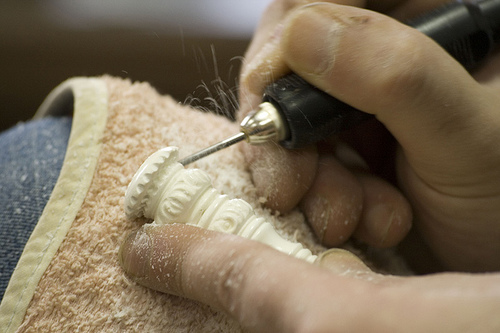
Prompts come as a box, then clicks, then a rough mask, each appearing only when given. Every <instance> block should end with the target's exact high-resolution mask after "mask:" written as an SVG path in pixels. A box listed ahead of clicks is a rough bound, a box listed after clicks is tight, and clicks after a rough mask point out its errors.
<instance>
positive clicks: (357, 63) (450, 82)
mask: <svg viewBox="0 0 500 333" xmlns="http://www.w3.org/2000/svg"><path fill="white" fill-rule="evenodd" d="M308 2H310V1H302V2H300V3H297V2H294V1H275V2H273V4H271V6H270V7H269V9H268V11H267V13H266V14H265V16H264V18H263V23H262V24H261V26H260V28H259V30H258V32H257V34H256V37H255V39H254V41H253V43H252V46H251V47H250V49H249V51H248V54H247V63H246V64H245V67H244V69H243V74H242V79H241V111H242V114H244V113H245V112H248V110H250V109H253V108H255V106H256V104H258V103H259V102H260V98H261V95H262V91H263V89H264V87H265V86H266V85H267V84H268V83H270V82H271V81H273V80H275V79H276V78H279V77H280V76H282V75H284V74H286V73H287V72H288V71H290V70H292V71H294V72H295V73H297V74H299V75H300V76H301V77H303V78H304V79H306V80H307V81H309V82H310V83H311V84H313V85H315V86H317V87H318V88H320V89H322V90H324V91H326V92H328V93H330V94H331V95H333V96H335V97H337V98H339V99H341V100H343V101H344V102H346V103H348V104H350V105H352V106H354V107H356V108H358V109H360V110H363V111H365V112H368V113H372V114H374V115H375V116H376V118H377V119H378V121H379V122H380V123H382V124H383V125H384V127H385V128H387V129H388V130H389V131H390V133H391V135H392V136H394V137H395V139H396V140H397V148H396V149H395V150H394V151H392V150H391V149H390V148H388V147H387V142H388V141H387V140H388V136H387V133H384V132H383V131H380V128H376V127H377V126H379V124H376V123H372V124H366V125H364V126H361V127H359V128H357V129H355V130H353V131H352V133H349V134H347V135H346V137H347V140H348V142H349V143H350V144H351V146H352V147H355V148H356V150H354V149H351V148H346V147H347V146H346V145H345V144H344V143H339V141H338V138H332V140H330V141H329V142H326V143H322V144H321V145H319V146H318V147H310V148H308V149H306V150H303V151H292V152H290V151H285V150H284V149H282V148H280V147H278V146H276V145H272V144H269V145H267V146H264V147H255V146H249V145H243V146H242V148H243V149H244V151H245V155H246V157H247V161H248V162H249V164H250V169H251V172H252V175H253V180H254V183H255V184H256V186H257V187H258V188H259V189H260V193H261V195H262V196H263V197H265V198H266V200H267V202H266V204H267V205H268V206H269V207H271V208H273V209H276V210H279V211H281V212H286V211H287V210H289V209H291V208H293V207H295V206H296V205H297V204H299V205H300V207H301V208H302V210H303V211H304V213H305V214H306V216H307V217H308V220H309V222H310V224H311V226H312V228H313V229H314V230H315V232H316V234H317V235H318V237H319V238H320V240H321V241H322V242H323V243H324V244H325V245H327V246H334V245H338V244H340V243H342V242H344V241H345V240H346V239H347V238H348V237H350V236H352V235H354V236H355V237H357V238H359V239H361V240H363V241H365V242H366V243H368V244H370V245H374V246H392V245H395V244H397V243H398V242H399V241H400V240H401V239H402V238H403V237H404V236H405V235H406V233H407V232H408V230H409V227H410V225H411V222H412V212H411V209H410V205H409V203H411V207H412V208H413V215H414V222H415V224H416V225H417V227H418V231H419V232H420V234H421V235H422V237H423V238H424V239H425V241H426V242H427V244H428V245H429V246H430V248H431V249H432V251H433V252H434V254H435V255H436V256H437V257H438V258H439V259H440V261H441V262H442V263H443V264H444V265H445V267H447V268H449V269H455V270H469V271H482V270H498V269H500V242H499V241H498V240H499V239H500V222H499V218H498V216H500V167H499V166H500V145H499V144H498V142H500V113H499V112H498V105H500V93H499V92H500V80H499V79H498V78H499V74H500V56H499V55H498V54H497V55H496V56H493V57H491V58H490V60H489V61H488V62H487V63H486V64H485V65H484V66H483V67H482V68H481V69H480V70H479V71H478V72H477V73H476V74H475V77H472V76H471V75H470V74H469V73H468V72H466V71H465V70H464V69H463V68H462V67H461V66H460V65H459V64H458V63H457V62H456V61H455V60H454V59H452V58H451V56H449V55H448V54H447V53H446V52H445V51H444V50H442V49H441V48H440V47H439V46H438V45H436V44H435V43H434V42H433V41H431V40H430V39H429V38H427V37H425V36H424V35H422V34H421V33H419V32H417V31H415V30H414V29H411V28H409V27H407V26H405V25H403V24H401V23H399V22H397V21H395V20H392V19H390V18H388V17H386V16H383V15H380V14H378V13H375V12H371V11H366V10H363V9H360V8H355V7H350V6H339V5H336V4H333V3H321V4H314V5H310V6H305V7H299V5H303V4H305V3H308ZM334 2H337V3H338V2H339V1H334ZM443 2H446V1H378V2H370V1H368V5H369V6H372V8H375V6H378V8H375V9H380V10H386V11H387V12H388V13H391V14H393V15H395V16H396V17H397V18H402V19H405V18H408V17H411V16H414V15H416V14H419V13H421V12H423V11H427V10H429V9H430V8H432V7H435V6H437V5H438V4H441V3H443ZM344 3H346V4H349V5H353V6H355V5H358V6H360V5H364V4H365V2H364V1H348V0H346V1H344ZM375 130H376V131H375ZM375 132H376V133H375ZM374 133H375V134H376V136H374ZM380 133H383V135H380ZM352 139H354V140H355V141H352ZM389 140H390V137H389ZM391 168H393V170H392V172H391ZM368 169H370V171H371V172H369V171H368ZM381 175H383V176H384V177H381ZM391 178H393V179H397V181H398V183H399V186H400V188H401V189H402V193H404V196H403V195H402V193H401V192H400V191H399V190H398V189H396V187H394V186H393V185H391V183H390V182H388V181H386V180H385V179H391Z"/></svg>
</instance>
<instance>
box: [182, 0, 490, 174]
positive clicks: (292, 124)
mask: <svg viewBox="0 0 500 333" xmlns="http://www.w3.org/2000/svg"><path fill="white" fill-rule="evenodd" d="M407 24H408V25H409V26H411V27H413V28H415V29H417V30H419V31H420V32H422V33H424V34H426V35H427V36H429V37H430V38H432V39H434V40H435V41H436V42H437V43H438V44H439V45H441V46H442V47H443V48H444V49H445V50H446V51H447V52H448V53H449V54H450V55H452V56H453V57H454V58H455V59H456V60H457V61H459V62H460V63H461V64H462V65H463V66H464V67H465V68H466V69H468V70H470V69H473V68H474V67H475V66H476V65H477V64H478V63H479V62H480V61H481V60H483V59H484V58H486V56H487V55H489V54H490V52H491V51H492V50H493V48H494V46H495V44H497V43H499V42H500V0H475V1H474V0H469V1H467V0H461V1H460V0H458V1H455V2H451V3H449V4H447V5H445V6H443V7H440V8H438V9H436V10H433V11H431V12H429V13H427V14H425V15H423V16H421V17H419V18H417V19H415V20H412V21H410V22H408V23H407ZM372 117H373V116H372V115H370V114H367V113H364V112H362V111H360V110H357V109H355V108H353V107H352V106H350V105H348V104H345V103H343V102H342V101H340V100H338V99H336V98H334V97H332V96H330V95H328V94H327V93H325V92H323V91H321V90H319V89H318V88H316V87H314V86H312V85H311V84H309V83H307V82H306V81H305V80H304V79H302V78H301V77H299V76H298V75H297V74H294V73H292V74H289V75H286V76H284V77H283V78H281V79H279V80H277V81H276V82H274V83H272V84H270V85H269V86H267V87H266V89H265V93H264V96H263V101H262V103H261V104H260V105H259V107H258V108H257V109H256V110H255V111H253V112H250V113H249V114H248V115H247V116H246V117H245V119H243V121H242V122H241V124H240V133H238V134H236V135H234V136H232V137H230V138H228V139H226V140H224V141H221V142H219V143H217V144H215V145H213V146H211V147H208V148H206V149H203V150H201V151H199V152H197V153H195V154H193V155H191V156H188V157H186V158H184V159H182V160H180V161H179V162H180V163H181V164H183V165H187V164H189V163H192V162H194V161H197V160H198V159H200V158H203V157H205V156H207V155H210V154H212V153H214V152H217V151H219V150H221V149H223V148H226V147H229V146H231V145H233V144H235V143H238V142H240V141H243V140H246V141H247V142H248V143H250V144H262V143H265V142H268V141H270V140H274V141H277V142H279V143H280V144H281V145H282V146H283V147H285V148H289V149H294V148H300V147H304V146H306V145H308V144H311V143H315V142H318V141H320V140H322V139H325V138H326V137H328V136H330V135H332V134H335V133H339V132H342V131H344V130H346V129H349V128H351V127H353V126H355V125H357V124H359V123H361V122H363V121H365V120H367V119H369V118H372Z"/></svg>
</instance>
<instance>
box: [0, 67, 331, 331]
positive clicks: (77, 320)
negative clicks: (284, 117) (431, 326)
mask: <svg viewBox="0 0 500 333" xmlns="http://www.w3.org/2000/svg"><path fill="white" fill-rule="evenodd" d="M68 96H72V97H73V98H68ZM69 102H73V105H66V104H67V103H69ZM64 108H69V109H73V124H72V130H71V136H70V141H69V145H68V149H67V152H66V157H65V161H64V164H63V168H62V170H61V174H60V177H59V179H58V182H57V184H56V186H55V188H54V190H53V193H52V196H51V198H50V200H49V202H48V204H47V206H46V207H45V210H44V212H43V214H42V216H41V218H40V220H39V222H38V224H37V226H36V228H35V230H34V231H33V234H32V236H31V238H30V240H29V241H28V243H27V245H26V247H25V250H24V252H23V255H22V257H21V259H20V261H19V263H18V266H17V267H16V270H15V272H14V274H13V276H12V279H11V282H10V284H9V286H8V288H7V290H6V293H5V296H4V299H3V301H2V304H1V305H0V328H1V331H3V332H79V331H98V332H239V331H240V330H241V329H240V327H239V326H238V324H237V323H236V322H235V321H234V320H233V319H231V318H229V317H228V316H227V315H225V314H224V313H220V312H217V311H215V310H213V309H211V308H209V307H208V306H205V305H202V304H199V303H196V302H193V301H190V300H187V299H183V298H180V297H177V296H172V295H166V294H162V293H159V292H156V291H152V290H149V289H147V288H144V287H142V286H140V285H138V284H136V283H134V282H132V281H130V280H129V279H128V278H127V277H126V276H125V274H124V272H123V270H122V269H121V267H120V265H119V263H118V250H119V247H120V244H121V243H122V241H123V240H124V238H125V237H126V236H127V235H128V233H129V232H131V231H132V230H135V229H137V228H139V226H140V223H144V222H147V221H130V220H128V219H127V218H126V217H125V213H124V209H123V201H124V193H125V191H126V188H127V186H128V184H129V182H130V180H131V179H132V176H133V175H134V173H135V172H136V170H137V169H138V167H139V166H140V165H141V163H142V162H143V161H144V160H145V159H146V158H147V157H148V156H149V155H150V154H152V153H153V152H155V151H156V150H158V149H160V148H162V147H165V146H178V147H179V148H180V152H179V153H180V156H186V155H188V154H190V153H193V152H195V151H197V150H199V149H201V148H204V147H206V146H207V145H208V144H210V143H212V142H217V141H219V140H222V139H224V138H226V137H227V136H229V135H232V134H234V133H236V132H237V131H238V125H237V124H235V123H232V122H230V121H228V120H227V119H225V118H223V117H219V116H216V115H213V114H208V113H202V112H199V111H197V110H194V109H192V108H189V107H186V106H181V105H180V104H178V103H177V102H176V101H174V100H173V99H171V98H170V97H168V96H160V95H159V94H158V93H157V92H156V91H155V90H154V89H153V88H152V87H150V86H149V85H148V84H145V83H131V82H130V81H127V80H121V79H117V78H111V77H103V78H75V79H70V80H68V81H66V82H65V83H63V84H62V85H61V86H59V87H58V88H56V89H55V90H54V91H53V92H52V93H51V94H50V95H49V96H48V97H47V99H46V101H45V102H44V103H43V104H42V106H41V108H40V110H39V112H38V114H37V116H43V115H44V114H50V113H54V112H56V113H57V112H58V110H60V109H64ZM207 138H209V139H207ZM208 141H210V142H208ZM193 166H194V167H198V168H201V169H203V170H205V171H206V172H208V173H209V174H210V176H211V177H212V181H213V185H214V187H215V188H217V189H218V190H219V191H221V192H222V193H226V194H228V195H230V196H232V197H239V198H242V199H244V200H246V201H248V202H249V203H250V204H251V205H252V206H254V208H255V210H256V212H257V213H258V214H260V215H262V216H264V217H265V218H266V219H267V220H269V221H270V222H272V223H273V224H274V225H275V226H276V228H277V230H278V231H279V232H280V233H281V234H282V235H283V236H284V237H287V238H289V239H293V240H297V241H300V242H302V243H303V244H304V245H305V247H307V248H309V249H311V250H312V251H313V252H314V253H318V252H320V251H321V250H322V247H321V246H319V245H318V244H317V243H316V242H315V239H314V237H313V235H312V233H311V232H310V230H309V228H308V227H307V224H306V223H305V219H304V216H303V215H302V213H300V211H298V210H294V211H292V212H291V213H288V214H286V215H279V214H276V213H274V214H273V213H272V212H271V211H269V210H266V209H264V208H262V207H261V205H260V201H259V198H258V196H257V194H256V191H255V188H254V186H253V184H252V180H251V176H250V174H249V172H248V170H247V168H246V165H245V162H244V158H243V155H242V154H241V153H240V151H239V149H238V147H231V148H228V149H226V150H224V151H221V152H219V153H218V154H217V156H215V157H214V156H210V157H207V158H205V159H202V160H200V161H198V162H196V163H195V164H194V165H193ZM190 167H191V166H190Z"/></svg>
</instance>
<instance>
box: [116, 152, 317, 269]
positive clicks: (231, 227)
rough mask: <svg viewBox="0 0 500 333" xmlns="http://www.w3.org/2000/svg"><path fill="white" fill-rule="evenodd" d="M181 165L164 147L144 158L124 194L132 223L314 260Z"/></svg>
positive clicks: (241, 204) (237, 201) (201, 173)
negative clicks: (192, 228) (224, 237)
mask: <svg viewBox="0 0 500 333" xmlns="http://www.w3.org/2000/svg"><path fill="white" fill-rule="evenodd" d="M177 160H178V149H177V148H176V147H167V148H163V149H161V150H159V151H157V152H156V153H154V154H153V155H151V156H150V157H148V158H147V159H146V161H145V162H144V163H143V164H142V166H141V167H140V168H139V170H138V171H137V172H136V174H135V175H134V178H133V179H132V181H131V182H130V185H129V187H128V189H127V193H126V195H125V212H126V214H127V216H128V217H129V218H131V219H134V218H138V217H142V216H144V217H146V218H149V219H153V220H154V221H155V222H156V223H157V224H172V223H186V224H191V225H196V226H198V227H201V228H205V229H208V230H215V231H219V232H225V233H230V234H234V235H239V236H242V237H245V238H248V239H252V240H256V241H259V242H262V243H264V244H267V245H270V246H272V247H273V248H275V249H277V250H279V251H282V252H284V253H287V254H289V255H292V256H295V257H297V258H301V259H304V260H306V261H309V262H314V260H316V256H315V255H313V254H312V253H311V251H310V250H308V249H305V248H304V247H303V246H302V244H300V243H296V242H291V241H288V240H286V239H284V238H283V237H281V236H280V235H279V234H278V233H277V232H276V230H275V229H274V227H273V226H272V225H271V223H269V222H267V221H265V219H264V218H262V217H258V216H256V214H255V211H254V210H253V209H252V207H251V206H250V204H248V203H247V202H246V201H244V200H242V199H229V197H228V196H227V195H222V194H220V193H219V192H218V191H217V190H216V189H214V188H213V187H212V184H211V179H210V177H209V176H208V175H207V174H206V173H205V172H204V171H202V170H199V169H185V168H184V167H183V166H182V165H181V164H180V163H178V162H177Z"/></svg>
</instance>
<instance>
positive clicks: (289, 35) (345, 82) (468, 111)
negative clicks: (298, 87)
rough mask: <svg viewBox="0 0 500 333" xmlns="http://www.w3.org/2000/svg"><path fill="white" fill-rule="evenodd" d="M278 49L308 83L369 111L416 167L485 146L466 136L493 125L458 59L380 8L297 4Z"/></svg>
mask: <svg viewBox="0 0 500 333" xmlns="http://www.w3.org/2000/svg"><path fill="white" fill-rule="evenodd" d="M281 51H282V55H283V58H284V61H285V62H286V63H287V65H288V66H289V67H290V68H291V69H292V70H293V71H294V72H296V73H297V74H298V75H300V76H302V77H303V78H304V79H306V80H307V81H309V82H310V83H311V84H313V85H315V86H317V87H318V88H320V89H322V90H324V91H326V92H327V93H329V94H331V95H333V96H335V97H337V98H339V99H341V100H342V101H344V102H346V103H347V104H350V105H352V106H354V107H356V108H358V109H360V110H362V111H365V112H368V113H373V114H375V115H376V117H377V118H378V119H379V120H380V121H381V122H382V123H384V125H385V126H386V127H387V128H388V129H389V130H390V131H391V132H392V134H393V135H394V136H395V137H396V138H397V140H398V141H399V143H400V144H401V145H402V146H403V148H404V151H405V153H406V154H407V157H408V159H409V160H410V162H411V164H413V165H414V166H416V169H418V168H419V165H418V163H420V164H421V165H420V167H422V166H424V165H426V164H427V163H428V161H432V163H434V162H436V161H438V160H440V161H442V162H440V163H444V164H446V165H447V166H449V165H450V163H460V162H461V161H462V160H463V157H464V156H465V154H467V156H469V159H468V160H470V158H471V157H470V156H471V154H472V159H474V157H473V156H475V155H478V157H480V156H481V154H482V153H484V151H483V152H481V154H480V153H478V152H477V149H476V148H477V145H475V143H474V141H472V144H471V138H474V137H477V134H476V133H477V131H478V127H479V126H481V127H480V128H479V129H480V130H481V131H483V133H484V131H487V132H489V133H495V132H496V129H495V128H498V121H497V123H496V124H491V123H492V122H491V119H492V118H494V110H493V108H492V107H489V109H488V107H487V106H485V104H486V103H485V102H484V101H485V100H491V96H488V95H487V94H488V92H486V91H485V89H483V87H482V86H481V85H479V84H478V83H477V82H476V81H474V79H473V78H472V77H471V76H470V75H469V73H467V71H466V70H465V69H464V68H462V66H461V65H460V64H459V63H458V62H456V61H455V60H454V59H453V58H452V57H451V56H450V55H448V54H447V53H446V52H445V51H444V50H443V49H442V48H441V47H440V46H439V45H437V44H436V43H435V42H434V41H432V40H431V39H430V38H428V37H427V36H425V35H423V34H422V33H420V32H419V31H417V30H415V29H413V28H410V27H408V26H405V25H403V24H401V23H400V22H398V21H396V20H393V19H391V18H389V17H386V16H384V15H381V14H378V13H375V12H371V11H368V10H364V9H360V8H354V7H348V6H338V5H334V4H325V3H319V4H314V5H309V6H305V7H302V8H301V9H298V10H296V11H295V12H294V13H292V14H291V15H290V16H289V18H288V19H287V21H286V22H285V23H284V28H283V33H282V37H281ZM490 95H491V94H490ZM497 118H498V117H497ZM488 124H490V125H488ZM461 144H463V145H461ZM479 144H481V143H478V145H479ZM464 148H470V149H468V150H467V151H465V152H464ZM454 156H455V157H456V158H454V159H453V157H454ZM448 157H449V158H450V159H449V158H448ZM454 166H456V165H454ZM433 167H434V168H435V169H437V168H436V166H435V165H434V166H433ZM437 167H438V168H439V167H440V166H439V165H438V166H437Z"/></svg>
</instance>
